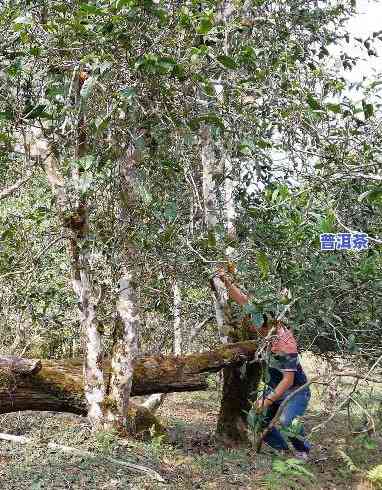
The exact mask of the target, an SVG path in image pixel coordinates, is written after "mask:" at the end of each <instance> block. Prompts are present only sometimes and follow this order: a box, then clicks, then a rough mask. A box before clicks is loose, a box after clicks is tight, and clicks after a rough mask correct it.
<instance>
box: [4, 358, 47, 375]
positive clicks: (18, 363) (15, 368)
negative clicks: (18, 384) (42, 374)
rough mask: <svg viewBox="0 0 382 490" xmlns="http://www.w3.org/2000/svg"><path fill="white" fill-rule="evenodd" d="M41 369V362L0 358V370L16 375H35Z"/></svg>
mask: <svg viewBox="0 0 382 490" xmlns="http://www.w3.org/2000/svg"><path fill="white" fill-rule="evenodd" d="M41 368H42V364H41V361H36V360H33V359H24V358H22V357H17V356H0V369H7V370H9V371H10V372H12V373H17V374H36V373H38V372H39V371H40V370H41Z"/></svg>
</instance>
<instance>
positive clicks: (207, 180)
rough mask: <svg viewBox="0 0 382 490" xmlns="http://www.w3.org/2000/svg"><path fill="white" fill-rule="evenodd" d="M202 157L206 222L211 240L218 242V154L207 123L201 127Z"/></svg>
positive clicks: (213, 242) (212, 242) (211, 241)
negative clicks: (216, 179) (216, 233)
mask: <svg viewBox="0 0 382 490" xmlns="http://www.w3.org/2000/svg"><path fill="white" fill-rule="evenodd" d="M201 159H202V168H203V201H204V213H205V222H206V227H207V232H208V239H209V242H210V243H211V244H212V245H214V244H215V242H216V236H215V231H216V230H215V229H216V225H217V198H216V181H215V179H214V177H215V176H216V173H217V171H216V156H215V145H214V141H213V138H212V135H211V129H210V127H209V126H208V125H207V124H205V125H204V126H203V127H202V129H201Z"/></svg>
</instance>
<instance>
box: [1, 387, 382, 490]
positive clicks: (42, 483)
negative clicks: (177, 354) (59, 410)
mask: <svg viewBox="0 0 382 490" xmlns="http://www.w3.org/2000/svg"><path fill="white" fill-rule="evenodd" d="M345 389H347V388H346V386H344V387H343V389H342V388H340V392H342V391H341V390H345ZM371 395H372V396H371ZM325 396H326V395H325V393H323V392H322V391H321V390H320V389H314V396H313V399H312V403H311V405H310V410H309V413H308V414H307V417H306V421H305V425H306V428H307V430H308V431H309V430H310V429H312V428H313V427H314V426H316V425H318V424H319V423H322V422H324V421H325V420H327V419H328V416H329V415H330V414H331V413H332V411H329V412H328V411H327V410H326V408H327V407H325V403H324V399H325ZM380 396H381V393H380V392H376V390H375V388H374V393H370V389H366V387H365V386H363V387H361V389H360V390H359V393H358V394H357V400H358V402H359V403H360V405H361V406H366V407H367V410H368V412H369V414H372V415H373V417H374V419H375V422H376V429H377V432H376V434H375V435H372V436H370V435H369V434H367V433H366V432H363V433H361V434H358V435H354V434H352V431H354V430H358V431H361V430H363V429H364V428H365V421H366V422H367V416H366V414H365V412H364V411H363V410H362V409H360V408H359V407H357V405H355V406H354V407H355V408H354V410H352V411H351V412H349V413H348V412H347V410H343V411H339V412H338V413H336V414H335V416H334V417H333V418H332V420H330V421H329V422H328V423H327V424H326V425H325V426H324V427H323V428H322V429H321V430H320V431H319V432H317V433H314V434H313V435H312V437H311V441H312V443H313V449H312V461H311V462H310V463H309V464H305V465H301V464H300V463H297V462H296V461H294V460H292V458H291V457H289V458H275V457H274V456H272V455H270V454H266V453H261V454H255V453H254V451H253V449H252V448H250V447H241V448H236V449H222V448H221V447H220V448H219V447H217V446H216V445H215V443H214V439H213V437H212V435H213V430H214V427H215V424H216V418H217V413H218V409H219V397H218V394H217V391H216V390H211V391H206V392H199V393H183V394H171V395H169V396H168V397H167V398H166V400H165V403H164V405H163V406H162V407H161V408H160V410H159V412H158V414H159V416H160V417H161V418H162V419H163V420H164V421H165V423H166V424H167V427H168V429H169V434H170V438H169V439H170V440H169V441H168V442H165V441H164V440H163V439H158V438H154V439H153V440H152V441H151V442H143V441H139V440H134V439H130V440H121V439H119V438H118V437H117V436H116V435H115V434H113V433H100V434H97V435H94V434H92V433H91V431H90V428H89V425H88V423H87V421H86V419H84V418H81V417H76V416H71V415H66V414H53V413H41V412H36V413H32V412H24V413H22V414H17V413H15V414H6V415H2V416H0V422H1V431H3V432H9V433H12V434H17V435H26V436H28V437H31V438H32V439H33V443H32V444H30V445H26V446H22V445H18V444H14V443H10V442H5V441H0V489H1V490H61V489H71V490H77V489H86V490H93V489H94V490H96V489H97V490H102V489H135V490H141V489H142V490H144V489H154V490H155V489H163V488H166V489H171V490H172V489H174V490H175V489H184V490H188V489H190V490H191V489H192V490H194V489H206V490H207V489H219V490H229V489H248V490H251V489H259V488H265V489H266V488H268V489H270V490H272V489H273V488H277V489H283V488H284V489H288V490H291V489H296V490H297V489H298V490H300V489H302V488H304V489H305V488H306V489H309V488H311V489H317V490H318V489H325V490H326V489H336V490H345V489H346V490H348V489H353V488H354V489H357V490H363V489H364V490H366V489H371V488H372V486H371V483H370V482H368V481H367V479H366V473H367V471H369V470H371V469H372V468H375V467H377V466H378V465H380V464H381V463H382V456H381V455H382V437H381V425H382V417H381V413H380V412H379V414H378V410H380V401H379V398H378V397H380ZM329 408H330V406H329ZM332 408H333V407H332ZM47 441H50V442H56V443H59V444H64V445H70V446H73V447H76V448H78V449H84V450H88V451H91V452H94V453H96V454H97V455H99V459H98V460H97V459H95V460H93V459H87V458H81V457H79V456H72V455H67V454H63V453H61V452H58V451H53V450H47V449H46V447H45V446H44V443H45V442H47ZM102 456H112V457H114V458H117V459H121V460H129V461H132V462H136V463H138V464H143V465H147V466H150V467H152V468H154V469H156V470H157V471H158V472H159V473H160V474H161V475H162V476H163V477H165V478H166V479H167V481H168V483H167V484H166V485H163V484H160V483H157V482H153V481H152V480H149V479H147V477H143V476H139V475H133V474H131V473H130V472H129V471H127V470H126V469H124V468H121V467H120V466H116V465H113V464H110V463H108V462H106V461H105V460H103V459H102ZM378 475H379V470H375V471H374V476H376V478H378ZM373 488H378V487H377V484H376V482H375V483H374V487H373Z"/></svg>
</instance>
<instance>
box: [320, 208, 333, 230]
mask: <svg viewBox="0 0 382 490" xmlns="http://www.w3.org/2000/svg"><path fill="white" fill-rule="evenodd" d="M335 222H336V217H335V216H334V214H333V213H332V212H331V211H327V213H326V216H325V217H324V218H323V219H322V220H321V222H320V225H319V227H320V231H321V232H322V233H333V232H334V229H335V228H334V224H335Z"/></svg>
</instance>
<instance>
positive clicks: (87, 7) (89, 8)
mask: <svg viewBox="0 0 382 490" xmlns="http://www.w3.org/2000/svg"><path fill="white" fill-rule="evenodd" d="M80 11H81V12H83V13H84V14H86V15H103V14H104V13H105V12H104V11H103V10H102V9H100V8H99V7H97V6H96V5H91V4H88V3H81V5H80Z"/></svg>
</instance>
